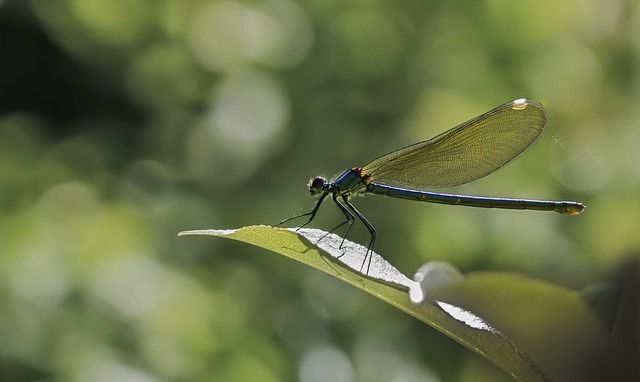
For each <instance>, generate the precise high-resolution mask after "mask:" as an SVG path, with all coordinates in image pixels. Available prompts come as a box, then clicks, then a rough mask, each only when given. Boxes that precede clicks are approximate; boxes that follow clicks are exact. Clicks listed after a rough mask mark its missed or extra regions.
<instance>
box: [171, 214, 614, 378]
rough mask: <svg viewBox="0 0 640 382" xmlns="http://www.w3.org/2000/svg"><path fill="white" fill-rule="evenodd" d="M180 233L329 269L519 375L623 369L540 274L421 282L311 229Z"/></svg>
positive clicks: (569, 297) (591, 325)
mask: <svg viewBox="0 0 640 382" xmlns="http://www.w3.org/2000/svg"><path fill="white" fill-rule="evenodd" d="M179 235H180V236H183V235H206V236H217V237H224V238H228V239H233V240H237V241H241V242H245V243H248V244H252V245H255V246H258V247H261V248H264V249H267V250H270V251H273V252H276V253H278V254H281V255H283V256H286V257H289V258H291V259H294V260H297V261H299V262H301V263H304V264H307V265H309V266H311V267H314V268H316V269H318V270H321V271H323V272H326V273H328V274H330V275H332V276H334V277H336V278H339V279H341V280H343V281H345V282H347V283H349V284H351V285H353V286H355V287H357V288H359V289H361V290H363V291H365V292H367V293H369V294H371V295H373V296H375V297H377V298H379V299H381V300H383V301H386V302H388V303H389V304H391V305H393V306H395V307H396V308H398V309H400V310H402V311H404V312H406V313H408V314H410V315H412V316H414V317H415V318H417V319H419V320H421V321H423V322H424V323H426V324H428V325H430V326H432V327H434V328H435V329H437V330H439V331H441V332H442V333H444V334H446V335H447V336H449V337H451V338H452V339H454V340H456V341H457V342H459V343H461V344H463V345H464V346H466V347H467V348H469V349H471V350H473V351H475V352H477V353H479V354H481V355H482V356H484V357H485V358H486V359H488V360H490V361H491V362H493V363H495V364H496V365H498V366H499V367H501V368H502V369H503V370H504V371H506V372H507V373H509V374H510V375H512V376H513V377H514V378H515V379H517V380H521V381H536V380H550V381H573V380H582V381H587V380H593V379H594V378H595V379H598V378H600V377H602V376H611V375H614V374H611V373H612V372H613V371H614V370H618V371H619V372H621V371H620V370H623V368H622V369H621V368H620V365H619V364H617V363H616V362H615V360H616V359H617V357H616V355H617V349H616V347H615V346H614V344H613V343H612V340H611V339H610V336H609V334H608V332H607V329H606V327H605V325H604V324H603V323H602V322H601V321H600V319H599V317H598V316H597V315H596V314H595V313H594V312H593V310H592V309H591V308H590V306H589V305H588V304H587V303H586V302H585V301H584V300H583V299H582V297H581V296H580V294H579V293H577V292H574V291H571V290H569V289H566V288H563V287H560V286H557V285H554V284H551V283H548V282H545V281H542V280H539V279H533V278H528V277H524V276H521V275H517V274H512V273H504V272H474V273H471V274H469V275H466V276H464V277H462V276H458V275H457V274H455V272H451V269H453V268H452V267H451V266H447V265H446V264H445V265H443V264H441V263H434V264H427V265H426V267H423V268H422V270H421V271H419V272H418V273H420V272H422V273H420V274H421V276H420V277H422V278H423V280H422V281H421V282H418V281H414V280H411V279H410V278H408V277H406V276H405V275H403V274H402V273H400V272H399V271H398V270H397V269H396V268H394V267H393V266H392V265H390V264H389V263H388V262H386V261H385V260H384V259H383V258H382V257H381V256H380V255H378V254H376V253H373V254H372V257H371V258H370V259H369V258H367V257H366V254H367V249H366V248H365V247H363V246H361V245H358V244H356V243H353V242H350V241H348V240H345V241H344V242H343V240H342V239H341V238H340V237H338V236H336V235H333V234H329V233H327V232H324V231H321V230H316V229H300V230H297V231H296V230H295V229H281V228H272V227H269V226H249V227H244V228H240V229H236V230H194V231H184V232H181V233H180V234H179ZM314 243H315V244H314ZM424 269H426V271H424ZM442 275H444V276H442ZM621 373H622V372H621Z"/></svg>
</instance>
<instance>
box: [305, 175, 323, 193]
mask: <svg viewBox="0 0 640 382" xmlns="http://www.w3.org/2000/svg"><path fill="white" fill-rule="evenodd" d="M326 183H327V180H326V179H325V178H323V177H321V176H316V177H315V178H313V179H311V180H310V181H309V195H316V194H319V193H321V192H322V190H323V188H324V185H325V184H326Z"/></svg>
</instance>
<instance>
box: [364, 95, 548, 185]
mask: <svg viewBox="0 0 640 382" xmlns="http://www.w3.org/2000/svg"><path fill="white" fill-rule="evenodd" d="M545 124H546V114H545V111H544V107H543V106H542V104H541V103H540V102H538V101H535V100H531V99H525V98H521V99H517V100H515V101H511V102H508V103H506V104H504V105H501V106H498V107H497V108H495V109H493V110H491V111H489V112H487V113H484V114H482V115H480V116H478V117H476V118H474V119H472V120H470V121H467V122H465V123H463V124H461V125H458V126H456V127H454V128H453V129H451V130H448V131H445V132H444V133H442V134H440V135H438V136H436V137H434V138H432V139H429V140H427V141H423V142H418V143H415V144H413V145H410V146H407V147H404V148H401V149H399V150H396V151H393V152H391V153H389V154H386V155H383V156H381V157H379V158H378V159H375V160H373V161H372V162H369V163H368V164H367V165H365V166H364V168H363V171H364V173H365V174H369V175H371V181H372V182H375V183H378V184H387V185H394V186H401V187H418V188H428V187H449V186H456V185H459V184H463V183H467V182H471V181H472V180H476V179H479V178H482V177H484V176H487V175H489V174H491V173H492V172H494V171H496V170H497V169H499V168H501V167H503V166H505V165H506V164H508V163H509V162H511V161H512V160H514V159H516V158H517V157H518V156H519V155H520V154H522V153H523V152H525V151H526V150H527V149H528V148H529V147H531V146H532V145H533V144H534V143H535V142H536V141H537V140H538V139H539V138H540V135H541V134H542V132H543V131H544V127H545Z"/></svg>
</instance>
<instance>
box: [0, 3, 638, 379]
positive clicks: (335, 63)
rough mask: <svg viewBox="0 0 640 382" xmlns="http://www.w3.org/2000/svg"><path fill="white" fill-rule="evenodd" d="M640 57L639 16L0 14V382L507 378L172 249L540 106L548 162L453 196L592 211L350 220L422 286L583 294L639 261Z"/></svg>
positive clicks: (295, 6)
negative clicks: (406, 148)
mask: <svg viewBox="0 0 640 382" xmlns="http://www.w3.org/2000/svg"><path fill="white" fill-rule="evenodd" d="M639 52H640V12H639V10H638V4H637V2H634V1H622V0H620V1H607V2H598V1H568V2H553V1H542V2H525V3H523V2H512V1H506V0H500V1H490V2H489V1H482V2H477V1H465V2H448V1H428V2H419V1H350V2H344V1H311V0H301V1H292V0H270V1H214V0H189V1H181V2H177V1H169V0H167V1H165V0H153V1H152V0H126V1H125V0H112V1H99V0H63V1H55V2H54V1H47V0H32V1H24V0H5V1H3V2H0V276H1V277H0V303H1V306H2V307H3V309H1V310H0V339H1V343H2V346H0V380H6V381H11V380H43V381H44V380H61V381H62V380H64V381H73V380H91V381H101V380H110V381H111V380H121V381H156V380H158V381H159V380H225V381H228V380H260V381H280V380H301V381H313V380H332V381H352V380H359V381H369V380H371V381H374V380H395V381H404V380H410V381H439V380H447V381H451V380H460V381H462V380H465V381H466V380H473V381H482V380H489V381H496V380H509V379H508V377H507V376H506V375H503V374H502V373H501V372H500V371H499V370H497V369H495V368H494V367H492V366H491V365H490V364H488V363H486V362H485V361H483V360H481V359H479V358H478V357H476V356H475V355H473V354H472V353H471V352H469V351H468V350H466V349H464V348H462V347H461V346H459V345H458V344H456V343H454V342H452V341H451V340H449V339H448V338H446V337H445V336H443V335H442V334H440V333H439V332H437V331H435V330H433V329H431V328H429V327H426V326H424V325H423V324H421V323H419V322H416V321H415V320H414V319H412V318H410V317H408V316H406V315H404V314H402V313H401V312H397V311H394V309H392V308H391V307H390V306H387V305H385V304H383V303H380V302H378V301H377V300H375V299H374V298H372V297H370V296H367V295H364V294H363V293H361V292H360V291H357V290H354V289H352V288H350V287H348V286H347V285H344V284H342V283H339V282H337V281H335V280H332V279H331V278H329V277H327V276H324V275H321V274H318V273H317V272H315V271H313V270H311V269H307V268H305V267H304V266H302V265H300V264H295V263H292V262H291V261H287V260H284V259H281V258H278V257H276V256H274V255H272V254H270V253H266V252H262V251H258V250H257V249H255V248H251V247H249V246H245V245H240V244H237V243H229V242H227V241H225V240H215V239H206V238H191V237H188V238H180V239H178V238H177V237H176V234H177V232H179V231H181V230H185V229H197V228H234V227H239V226H244V225H250V224H275V223H277V222H279V221H280V220H282V219H284V218H286V217H289V216H291V215H292V214H294V213H300V212H306V211H307V210H308V209H309V208H310V207H311V206H312V201H311V200H309V199H308V198H307V197H306V193H307V189H306V186H305V184H306V181H307V179H308V178H309V177H311V176H313V175H316V174H323V175H325V176H331V175H334V174H336V173H339V172H341V171H342V170H344V169H345V168H348V167H351V166H354V165H362V164H364V163H366V162H367V161H369V160H371V159H373V158H375V157H377V156H379V155H381V154H383V153H385V152H387V151H390V150H392V149H395V148H397V147H400V146H402V145H406V144H409V143H413V142H415V141H418V140H423V139H426V138H429V137H431V136H433V135H435V134H437V133H439V132H441V131H443V130H446V129H447V128H450V127H452V126H454V125H456V124H457V123H460V122H463V121H465V120H467V119H469V118H471V117H473V116H475V115H478V114H480V113H482V112H484V111H487V110H489V109H490V108H492V107H495V106H497V105H499V104H501V103H503V102H507V101H510V100H512V99H515V98H520V97H531V98H536V99H538V100H540V101H541V102H543V104H545V106H546V107H547V112H548V118H549V122H548V125H547V132H546V134H545V136H544V137H543V139H542V140H541V141H540V142H539V143H538V144H537V146H536V147H535V148H534V149H532V150H531V151H529V152H528V153H527V154H526V155H525V156H523V157H522V158H520V159H519V160H518V161H517V162H515V163H513V164H511V165H510V166H509V167H508V168H506V169H504V170H501V171H500V172H498V173H496V174H494V175H492V176H490V177H488V178H487V179H483V180H480V181H477V182H474V183H472V184H470V185H465V186H461V187H458V188H457V189H455V190H445V191H454V192H460V193H468V194H474V195H495V196H503V197H530V198H543V199H570V200H578V201H582V202H584V203H586V204H587V206H588V208H587V210H586V211H585V213H584V215H583V216H581V217H579V218H571V217H567V216H561V215H558V214H553V213H540V212H514V211H493V210H487V211H485V210H478V209H471V208H458V207H450V206H432V205H422V204H417V203H409V202H406V201H398V200H387V199H385V198H380V197H369V198H363V199H358V200H356V201H355V204H356V205H357V206H358V207H359V208H360V209H361V211H362V212H363V213H365V214H366V215H367V216H368V217H369V218H370V220H371V221H372V223H373V224H374V225H375V226H376V227H377V228H378V231H379V240H378V242H377V246H376V248H377V250H378V251H379V252H380V253H382V254H383V255H385V256H386V257H387V258H388V259H389V260H390V261H391V262H392V263H394V264H396V265H397V266H398V267H399V268H400V269H401V270H403V271H404V272H406V273H408V274H411V273H413V270H414V269H417V268H418V266H419V265H420V264H421V263H423V262H425V261H428V260H434V259H441V260H445V261H448V262H450V263H452V264H454V265H456V266H458V267H460V268H461V269H462V270H464V271H473V270H492V269H494V270H509V271H515V272H521V273H525V274H528V275H532V276H536V277H540V278H543V279H546V280H549V281H552V282H555V283H558V284H561V285H565V286H568V287H570V288H573V289H581V288H584V287H588V286H589V285H591V284H593V283H596V282H597V281H599V280H603V279H606V278H607V277H609V275H610V274H611V273H612V272H614V270H617V269H619V268H620V264H623V263H624V262H625V261H626V259H627V257H628V256H627V254H629V253H637V252H638V249H639V248H640V224H639V218H638V216H640V198H639V197H638V195H639V193H638V192H639V191H640V187H639V184H640V156H639V153H640V129H639V128H638V122H639V121H640V109H639V108H638V107H637V105H636V104H637V99H638V96H639V94H638V93H639V90H640V81H639V79H640V76H639V73H640V72H639V70H638V68H639V67H640V66H639V65H638V64H639V57H640V55H639ZM338 219H340V214H339V211H337V210H335V211H334V209H333V208H330V206H327V207H325V208H324V209H323V211H322V212H321V214H320V216H319V217H318V220H317V223H315V224H316V226H317V227H319V228H325V229H328V228H331V227H333V226H334V225H335V224H336V221H337V220H338ZM361 228H362V227H360V228H359V229H361ZM352 239H354V240H359V241H363V242H364V241H365V240H366V233H365V232H363V230H361V231H359V232H354V233H353V236H352Z"/></svg>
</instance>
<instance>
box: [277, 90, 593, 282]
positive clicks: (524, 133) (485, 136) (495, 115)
mask: <svg viewBox="0 0 640 382" xmlns="http://www.w3.org/2000/svg"><path fill="white" fill-rule="evenodd" d="M546 120H547V118H546V112H545V110H544V107H543V106H542V104H541V103H540V102H538V101H536V100H533V99H528V98H519V99H516V100H514V101H511V102H507V103H505V104H503V105H500V106H498V107H496V108H495V109H493V110H490V111H488V112H486V113H484V114H482V115H480V116H477V117H475V118H473V119H471V120H469V121H467V122H464V123H462V124H460V125H458V126H456V127H454V128H452V129H450V130H448V131H445V132H443V133H441V134H439V135H437V136H435V137H434V138H431V139H429V140H426V141H422V142H418V143H414V144H412V145H409V146H406V147H403V148H400V149H398V150H395V151H392V152H390V153H388V154H385V155H382V156H380V157H378V158H377V159H374V160H373V161H371V162H369V163H368V164H366V165H364V166H362V167H353V168H350V169H348V170H346V171H345V172H344V173H342V175H340V176H338V177H337V178H335V179H334V180H327V179H326V178H324V177H322V176H316V177H314V178H312V179H311V180H310V181H309V183H308V187H309V194H310V195H311V196H315V197H318V199H317V200H316V202H315V205H314V207H313V209H312V210H311V211H310V212H308V213H305V214H301V215H297V216H293V217H291V218H288V219H285V220H283V221H282V222H281V223H280V224H283V223H286V222H288V221H290V220H292V219H297V218H301V217H305V216H307V217H308V220H307V222H306V223H304V224H303V225H302V226H300V227H299V228H302V227H304V226H306V225H308V224H309V223H311V221H313V219H314V218H315V216H316V214H317V213H318V210H319V209H320V206H321V205H322V202H323V201H324V200H326V198H327V197H331V199H332V200H333V202H334V204H335V205H337V206H338V208H339V209H340V211H341V212H342V213H343V214H344V217H345V220H344V221H343V222H342V223H341V224H339V225H338V226H336V227H335V228H334V229H332V230H331V231H330V232H334V231H335V230H337V229H339V228H340V227H342V226H343V225H345V224H347V225H348V227H347V229H346V232H345V235H344V239H346V237H347V235H348V234H349V231H350V230H351V228H352V227H353V224H354V222H355V221H356V219H357V220H359V221H361V222H362V223H363V224H364V226H365V227H366V228H367V230H368V231H369V233H370V239H369V242H368V244H367V254H366V256H365V259H364V261H363V264H362V266H361V268H360V271H362V269H363V267H364V263H365V262H366V260H367V257H369V256H370V254H371V253H372V251H373V246H374V244H375V241H376V237H377V231H376V229H375V228H374V226H373V225H372V224H371V223H370V222H369V221H368V220H367V218H366V217H365V216H364V215H363V214H362V213H361V212H360V211H358V210H357V209H356V208H355V206H354V205H353V204H352V203H351V201H350V200H351V199H352V198H353V197H355V196H358V195H362V194H376V195H383V196H390V197H393V198H401V199H408V200H415V201H420V202H430V203H440V204H449V205H457V206H470V207H483V208H504V209H514V210H536V211H555V212H558V213H562V214H566V215H569V216H577V215H580V213H581V212H582V211H584V209H585V208H586V206H585V205H584V204H582V203H579V202H573V201H553V200H535V199H510V198H496V197H482V196H468V195H456V194H447V193H436V192H430V191H426V190H427V189H429V188H438V187H453V186H458V185H461V184H465V183H468V182H471V181H474V180H477V179H480V178H483V177H485V176H487V175H489V174H491V173H493V172H494V171H496V170H498V169H500V168H502V167H504V166H506V165H507V164H509V163H511V162H512V161H513V160H515V159H516V158H518V157H519V156H520V155H521V154H523V153H524V152H525V151H527V150H528V149H529V148H531V147H532V146H533V145H534V144H535V143H536V142H537V141H538V140H539V139H540V136H541V135H542V132H543V131H544V129H545V125H546ZM280 224H279V225H280ZM344 239H343V243H344ZM340 247H342V245H341V246H340ZM368 271H369V270H368V267H367V273H368Z"/></svg>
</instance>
